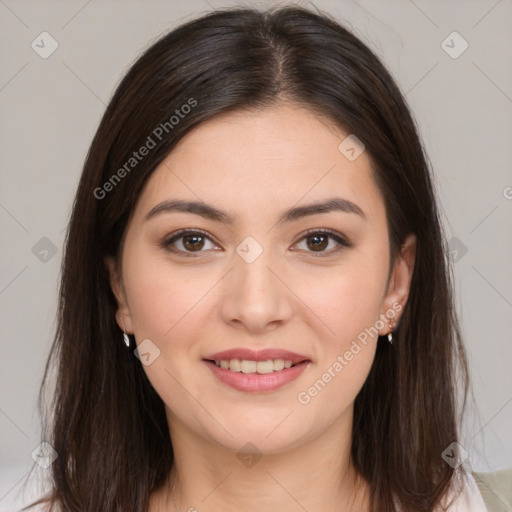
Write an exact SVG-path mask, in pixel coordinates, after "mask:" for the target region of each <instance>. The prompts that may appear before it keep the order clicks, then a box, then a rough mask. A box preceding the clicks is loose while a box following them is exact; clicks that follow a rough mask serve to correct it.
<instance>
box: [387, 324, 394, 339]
mask: <svg viewBox="0 0 512 512" xmlns="http://www.w3.org/2000/svg"><path fill="white" fill-rule="evenodd" d="M389 329H390V331H389V333H388V341H389V343H391V344H393V323H392V322H389Z"/></svg>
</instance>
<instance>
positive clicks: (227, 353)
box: [203, 348, 310, 364]
mask: <svg viewBox="0 0 512 512" xmlns="http://www.w3.org/2000/svg"><path fill="white" fill-rule="evenodd" d="M203 359H204V360H205V361H220V360H230V359H240V360H242V359H245V360H248V361H268V360H269V359H284V360H286V361H291V362H292V364H298V363H301V362H303V361H310V359H309V358H308V357H307V356H305V355H302V354H297V353H295V352H290V351H288V350H281V349H277V348H275V349H274V348H267V349H264V350H259V351H254V350H250V349H248V348H233V349H230V350H224V351H223V352H216V353H215V354H210V355H208V356H206V357H204V358H203Z"/></svg>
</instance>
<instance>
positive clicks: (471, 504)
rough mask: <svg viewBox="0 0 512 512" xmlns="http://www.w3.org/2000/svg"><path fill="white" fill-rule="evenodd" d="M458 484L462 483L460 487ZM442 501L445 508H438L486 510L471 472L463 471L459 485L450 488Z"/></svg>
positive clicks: (455, 511) (462, 511) (461, 511)
mask: <svg viewBox="0 0 512 512" xmlns="http://www.w3.org/2000/svg"><path fill="white" fill-rule="evenodd" d="M460 485H462V489H461V487H460ZM459 490H460V493H459ZM442 503H443V506H444V507H447V508H446V509H444V508H441V509H440V510H446V512H488V511H487V507H486V506H485V502H484V500H483V498H482V495H481V494H480V491H479V490H478V486H477V484H476V482H475V479H474V478H473V475H471V473H465V474H464V475H463V476H462V478H461V481H460V484H459V487H457V488H456V489H453V488H452V489H451V490H450V492H448V493H447V495H446V496H445V499H444V500H443V502H442Z"/></svg>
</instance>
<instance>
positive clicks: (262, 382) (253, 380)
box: [204, 361, 311, 392]
mask: <svg viewBox="0 0 512 512" xmlns="http://www.w3.org/2000/svg"><path fill="white" fill-rule="evenodd" d="M204 362H205V363H206V364H207V365H208V367H209V368H210V370H211V371H212V372H213V374H214V375H215V376H216V377H217V378H218V379H219V380H220V381H221V382H223V383H224V384H227V385H228V386H231V387H232V388H235V389H237V390H238V391H249V392H251V391H252V392H258V391H273V390H274V389H277V388H280V387H281V386H284V385H285V384H287V383H288V382H291V381H292V380H295V379H296V378H297V377H298V376H299V375H300V374H301V373H302V372H303V371H304V370H305V369H306V368H307V367H308V366H309V365H310V363H311V361H303V362H302V363H299V364H297V365H295V366H292V367H291V368H284V369H283V370H279V371H278V372H272V373H265V374H260V373H242V372H232V371H231V370H226V369H224V368H221V367H220V366H217V365H216V364H215V363H214V362H212V361H204Z"/></svg>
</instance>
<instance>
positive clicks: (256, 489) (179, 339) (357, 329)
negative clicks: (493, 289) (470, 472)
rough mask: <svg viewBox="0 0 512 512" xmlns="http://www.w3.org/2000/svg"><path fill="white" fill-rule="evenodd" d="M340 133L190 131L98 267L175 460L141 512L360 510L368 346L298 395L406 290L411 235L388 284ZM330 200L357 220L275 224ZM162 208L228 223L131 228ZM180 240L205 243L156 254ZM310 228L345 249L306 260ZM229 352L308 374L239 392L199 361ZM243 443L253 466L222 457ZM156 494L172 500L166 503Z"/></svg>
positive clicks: (247, 120)
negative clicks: (279, 356)
mask: <svg viewBox="0 0 512 512" xmlns="http://www.w3.org/2000/svg"><path fill="white" fill-rule="evenodd" d="M347 135H348V134H346V133H344V132H343V131H342V130H340V129H339V128H338V127H336V126H334V125H333V124H332V123H330V122H328V121H326V120H325V119H323V118H321V117H319V116H318V115H316V114H313V113H311V112H310V111H307V110H305V109H301V108H299V107H298V106H295V105H293V104H284V103H282V104H279V105H276V106H273V107H272V108H268V109H265V110H261V111H258V112H254V111H252V112H238V113H231V114H228V115H222V116H217V117H215V118H213V119H212V120H210V121H207V122H204V123H202V124H201V125H199V126H198V127H196V128H195V129H194V130H193V131H191V132H189V133H188V134H187V135H186V136H185V137H184V138H183V139H182V140H181V141H180V143H179V144H178V146H177V147H176V148H175V149H174V150H173V151H172V153H171V154H169V155H168V157H167V158H166V160H165V161H164V162H163V163H162V164H161V165H160V166H159V167H158V168H157V169H156V170H155V171H154V173H153V174H152V175H151V177H150V178H149V180H148V182H147V184H146V186H145V188H144V189H143V191H142V193H141V195H140V198H139V200H138V203H137V205H136V208H135V210H134V212H133V215H132V217H131V219H130V221H129V224H128V227H127V231H126V233H125V240H124V245H123V251H122V258H121V269H118V268H117V267H116V264H115V261H114V260H113V259H112V258H107V259H106V260H105V263H106V265H107V268H108V269H109V273H110V282H111V286H112V289H113V291H114V294H115V296H116V298H117V301H118V310H117V314H116V319H117V322H118V324H119V326H120V328H121V329H123V330H124V331H125V332H126V333H130V334H134V335H135V339H136V342H137V344H139V343H140V342H142V340H145V339H147V338H149V339H150V340H151V341H152V343H154V344H155V345H156V346H157V347H158V348H159V350H160V355H159V357H157V358H156V359H155V360H154V361H153V362H152V363H151V364H150V365H148V366H144V371H145V372H146V374H147V376H148V378H149V380H150V382H151V384H152V385H153V387H154V388H155V390H156V391H157V393H158V394H159V395H160V397H161V398H162V400H163V402H164V403H165V406H166V411H167V419H168V424H169V431H170V434H171V440H172V443H173V448H174V454H175V461H174V462H175V464H174V469H173V472H172V474H171V476H170V479H169V482H168V485H166V486H163V487H162V488H161V489H159V490H157V491H155V492H153V494H152V495H151V503H150V510H151V511H152V512H160V511H163V510H171V511H174V510H176V511H178V510H179V511H187V510H200V511H218V510H223V511H238V510H240V504H242V503H243V508H244V510H245V511H247V512H256V511H258V512H260V511H261V510H268V511H277V510H279V511H281V510H290V511H292V510H297V511H300V510H303V509H306V510H323V511H340V510H351V505H352V509H353V510H357V511H365V510H369V508H368V486H367V484H366V482H364V481H362V479H357V475H356V472H355V470H354V468H353V466H352V464H351V461H350V440H351V432H352V421H353V403H354V400H355V398H356V395H357V394H358V392H359V390H360V389H361V387H362V386H363V384H364V382H365V380H366V378H367V376H368V373H369V371H370V368H371V365H372V362H373V359H374V355H375V349H376V343H377V337H376V336H370V337H369V338H368V342H367V344H366V345H363V344H361V343H360V344H359V345H360V346H361V350H360V352H358V354H357V355H355V356H354V357H353V359H352V360H351V361H349V362H348V364H347V365H346V366H345V367H344V368H343V370H342V371H340V372H338V373H337V374H336V376H335V377H334V378H332V379H331V381H330V382H329V383H328V384H327V385H326V386H325V387H324V388H323V389H322V390H321V392H319V393H318V394H317V395H316V396H314V397H313V398H311V400H310V402H309V403H307V404H302V403H300V402H299V401H298V398H297V397H298V394H299V393H300V392H303V391H307V390H308V388H310V386H311V385H312V384H313V383H314V382H315V381H317V380H318V379H320V378H321V377H322V374H324V373H325V372H326V371H327V369H328V368H329V367H332V365H333V363H334V362H335V361H336V360H337V357H338V356H339V355H343V354H344V353H345V352H346V351H347V350H349V349H350V346H351V343H352V342H353V341H354V340H355V339H356V338H357V336H358V334H360V333H361V332H363V331H364V329H365V328H369V327H370V326H374V325H375V324H376V322H377V320H379V319H381V318H382V316H381V315H385V314H386V312H388V311H390V310H392V309H393V304H395V307H396V305H397V304H400V305H401V306H402V307H403V306H404V305H405V303H406V301H407V297H408V293H409V287H410V280H411V275H412V271H413V266H414V258H415V250H416V239H415V237H414V235H410V236H409V237H408V238H407V240H406V241H405V243H404V245H403V247H402V251H401V254H400V255H399V256H398V257H397V259H396V261H395V264H394V267H393V269H392V273H391V274H389V273H388V270H389V265H390V261H389V239H388V230H387V223H386V212H385V208H384V201H383V197H382V194H381V192H380V190H379V189H378V188H377V185H376V183H375V181H374V179H373V177H372V175H371V172H370V160H369V159H368V157H367V154H366V153H365V152H363V153H362V154H361V155H360V156H359V157H358V158H357V159H356V160H354V161H349V160H348V159H347V158H346V157H345V156H344V155H343V154H342V153H341V152H340V151H339V150H338V145H339V144H340V142H341V141H342V140H343V139H344V138H345V137H346V136H347ZM127 179H129V178H127ZM333 192H335V193H333ZM334 195H335V196H339V197H342V198H344V199H347V200H350V201H352V202H354V203H356V204H357V205H358V206H359V207H360V208H361V209H362V210H363V211H364V214H365V216H366V219H363V218H362V217H361V216H359V215H357V214H354V213H347V212H340V211H334V212H329V213H319V214H315V215H312V216H309V217H305V218H302V219H298V220H295V221H292V222H289V223H283V224H278V223H277V219H278V216H279V214H280V213H281V212H282V211H283V210H285V209H288V208H291V207H294V206H300V205H306V204H308V203H311V202H314V201H319V200H325V199H328V198H331V197H333V196H334ZM168 199H185V200H201V201H203V202H205V203H208V204H211V205H214V206H215V207H217V208H219V209H221V210H224V211H227V212H229V213H230V214H232V215H233V216H235V217H236V222H235V223H234V224H233V225H231V226H229V225H228V224H226V223H223V222H217V221H214V220H210V219H205V218H202V217H200V216H198V215H195V214H192V213H185V212H178V213H177V212H166V213H163V214H160V215H156V216H155V217H153V218H152V219H150V220H148V221H146V222H145V221H144V216H145V215H146V214H147V213H148V212H149V211H150V210H151V209H152V208H153V207H154V206H155V205H157V204H158V203H160V202H161V201H164V200H168ZM184 228H187V229H191V230H193V229H200V230H202V231H205V232H206V233H208V234H209V236H210V235H211V236H210V239H208V238H206V239H205V238H203V239H200V240H199V242H200V243H199V244H198V242H197V240H190V239H188V242H189V244H188V245H184V244H185V242H186V240H185V239H184V238H181V239H178V240H176V241H175V242H174V247H175V248H176V250H178V251H180V250H181V251H182V253H183V252H187V249H188V252H189V253H191V252H192V254H193V257H186V256H182V255H180V254H173V253H171V252H169V251H168V250H166V249H165V248H163V247H162V246H161V244H162V242H163V241H164V240H166V239H169V237H170V235H171V234H173V233H174V232H176V231H178V230H179V229H184ZM312 228H315V229H332V230H334V231H336V232H337V233H339V234H341V235H342V236H343V237H345V238H347V239H348V240H349V241H350V242H351V243H352V244H353V246H352V247H350V248H347V247H341V250H340V251H337V252H334V250H335V249H336V248H337V247H340V246H339V245H338V243H337V242H336V241H335V240H334V239H332V238H327V239H326V240H324V239H321V240H320V241H321V242H324V245H323V246H322V247H323V248H322V249H320V250H319V249H317V250H316V251H315V245H314V240H313V241H311V236H312V235H309V238H308V237H305V235H304V232H305V231H306V230H308V229H312ZM247 236H251V237H253V238H254V239H255V240H256V241H257V242H258V243H259V244H260V246H261V247H262V248H263V253H262V254H261V255H260V256H259V257H258V258H257V259H256V260H255V261H254V262H252V263H248V262H247V261H245V260H244V259H243V258H241V257H240V256H239V255H238V254H237V252H236V248H237V247H238V246H239V244H240V243H241V242H242V241H243V240H244V239H245V238H246V237H247ZM192 237H193V235H192ZM191 241H192V244H190V242H191ZM308 241H309V243H308ZM327 241H328V245H327ZM201 242H202V244H201ZM194 244H195V245H194ZM191 246H192V248H190V247H191ZM194 247H198V248H197V249H196V250H195V251H194ZM321 251H324V252H323V253H321ZM319 252H320V253H321V254H324V256H321V255H320V256H315V255H318V254H319ZM194 255H195V257H194ZM399 315H400V313H397V315H396V317H395V319H394V322H395V325H396V322H397V319H398V317H399ZM381 327H382V328H379V329H378V331H379V334H380V335H385V334H387V333H388V332H390V327H389V325H388V323H387V322H386V323H385V324H384V325H381ZM120 342H121V340H120ZM234 347H250V348H253V349H256V350H258V349H261V348H267V347H277V348H282V349H286V350H290V351H294V352H298V353H300V354H304V355H306V356H307V357H308V358H309V359H310V360H311V361H312V363H311V364H310V365H309V367H308V368H306V370H305V371H304V372H303V373H302V374H301V375H300V376H299V377H298V378H297V379H295V380H294V381H292V382H289V383H287V384H286V385H284V386H282V387H281V388H279V389H277V390H275V391H272V392H264V393H244V392H240V391H237V390H234V389H232V388H230V387H228V386H226V385H225V384H223V383H221V382H220V381H218V380H217V379H216V378H215V377H214V375H213V374H212V372H211V371H210V369H209V368H208V367H207V365H206V364H205V363H204V362H203V361H202V358H204V357H205V356H207V355H208V354H211V353H213V352H218V351H221V350H226V349H229V348H234ZM248 442H250V443H252V444H253V445H254V446H256V447H257V450H258V452H259V454H261V455H262V457H261V458H260V459H259V460H258V461H257V462H256V463H255V464H253V465H251V466H250V467H248V466H246V465H244V464H243V463H242V462H241V461H240V459H239V458H238V457H237V453H238V452H239V451H240V448H241V447H243V446H244V445H246V443H248ZM171 485H175V486H176V490H175V493H174V499H173V500H171V499H167V498H166V494H165V491H166V490H168V489H169V488H171ZM355 489H357V491H355Z"/></svg>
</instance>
